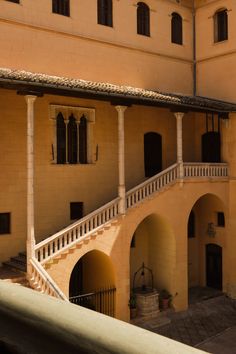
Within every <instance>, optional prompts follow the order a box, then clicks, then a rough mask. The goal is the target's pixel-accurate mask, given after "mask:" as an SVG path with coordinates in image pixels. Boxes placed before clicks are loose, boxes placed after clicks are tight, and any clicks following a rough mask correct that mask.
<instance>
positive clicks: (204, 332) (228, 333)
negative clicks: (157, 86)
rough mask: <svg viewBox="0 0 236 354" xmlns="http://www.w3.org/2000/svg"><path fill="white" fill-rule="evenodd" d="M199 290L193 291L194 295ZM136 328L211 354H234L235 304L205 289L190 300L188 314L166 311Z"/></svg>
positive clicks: (222, 295)
mask: <svg viewBox="0 0 236 354" xmlns="http://www.w3.org/2000/svg"><path fill="white" fill-rule="evenodd" d="M197 290H199V289H195V295H196V291H197ZM135 322H136V323H134V324H136V325H137V326H140V327H142V328H145V329H147V330H149V331H152V332H155V333H158V334H161V335H163V336H165V337H169V338H171V339H174V340H176V341H179V342H182V343H185V344H187V345H190V346H194V347H197V348H199V349H202V350H205V351H208V352H210V353H214V354H235V353H236V300H232V299H230V298H228V297H227V296H226V295H224V294H222V293H220V292H218V291H216V292H214V291H213V292H212V293H211V290H209V291H208V289H204V288H203V289H202V290H201V289H200V290H199V295H198V296H195V297H191V301H190V305H189V308H188V310H186V311H182V312H177V313H176V312H174V311H171V310H169V311H167V312H165V313H160V316H158V317H155V318H152V319H149V320H148V321H144V320H142V319H140V320H138V319H137V320H136V321H135Z"/></svg>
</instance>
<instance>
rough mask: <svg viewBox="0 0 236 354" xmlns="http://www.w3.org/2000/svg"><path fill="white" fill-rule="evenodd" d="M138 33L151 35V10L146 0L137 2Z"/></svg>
mask: <svg viewBox="0 0 236 354" xmlns="http://www.w3.org/2000/svg"><path fill="white" fill-rule="evenodd" d="M137 6H138V7H137V33H138V34H142V35H144V36H150V10H149V7H148V6H147V5H146V4H145V3H144V2H138V4H137Z"/></svg>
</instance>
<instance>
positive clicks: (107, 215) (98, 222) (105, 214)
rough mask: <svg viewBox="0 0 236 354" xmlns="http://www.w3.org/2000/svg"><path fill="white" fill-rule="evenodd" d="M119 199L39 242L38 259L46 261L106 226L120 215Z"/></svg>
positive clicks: (37, 248) (36, 247)
mask: <svg viewBox="0 0 236 354" xmlns="http://www.w3.org/2000/svg"><path fill="white" fill-rule="evenodd" d="M119 200H120V198H116V199H114V200H113V201H111V202H109V203H107V204H105V205H104V206H102V207H101V208H99V209H97V210H95V211H94V212H92V213H91V214H88V215H87V216H85V217H84V218H82V219H80V220H78V221H76V222H75V223H73V224H71V225H69V226H68V227H66V228H65V229H63V230H61V231H59V232H57V233H56V234H55V235H52V236H51V237H48V238H47V239H46V240H44V241H42V242H40V243H38V244H37V245H36V246H35V254H36V259H37V260H38V261H39V262H41V263H45V261H47V260H49V259H50V258H52V257H54V256H55V255H57V254H59V253H60V252H61V251H62V250H65V249H68V248H71V247H73V245H76V244H77V243H78V241H81V240H82V239H84V238H86V237H88V236H89V235H91V234H93V233H95V232H96V231H98V230H99V229H100V228H102V227H104V225H106V224H107V223H109V222H110V221H112V220H113V219H114V218H116V216H117V215H118V204H119Z"/></svg>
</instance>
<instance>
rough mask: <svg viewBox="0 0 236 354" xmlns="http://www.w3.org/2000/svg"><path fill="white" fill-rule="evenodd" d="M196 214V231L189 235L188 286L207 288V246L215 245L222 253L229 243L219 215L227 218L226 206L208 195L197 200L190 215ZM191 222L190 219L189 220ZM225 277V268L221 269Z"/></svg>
mask: <svg viewBox="0 0 236 354" xmlns="http://www.w3.org/2000/svg"><path fill="white" fill-rule="evenodd" d="M191 212H193V213H194V217H195V230H194V233H193V234H192V235H190V234H188V285H189V287H194V286H207V275H206V268H207V260H206V257H207V256H206V246H207V244H215V245H217V246H219V247H221V248H222V253H224V249H225V246H226V242H227V233H226V227H225V226H226V225H227V221H226V225H225V226H220V225H218V216H219V213H223V215H224V217H226V212H227V210H226V206H225V203H224V202H223V201H222V199H221V198H220V197H219V196H217V195H216V194H213V193H206V194H203V195H202V196H199V197H198V198H197V200H195V202H194V204H193V206H192V208H191V209H190V210H189V216H190V213H191ZM188 220H189V219H188ZM221 271H222V274H223V279H224V277H225V275H224V266H223V268H222V269H221Z"/></svg>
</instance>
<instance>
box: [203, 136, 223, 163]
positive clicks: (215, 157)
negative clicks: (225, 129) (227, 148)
mask: <svg viewBox="0 0 236 354" xmlns="http://www.w3.org/2000/svg"><path fill="white" fill-rule="evenodd" d="M220 161H221V158H220V133H219V132H214V131H211V132H207V133H205V134H203V135H202V162H220Z"/></svg>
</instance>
